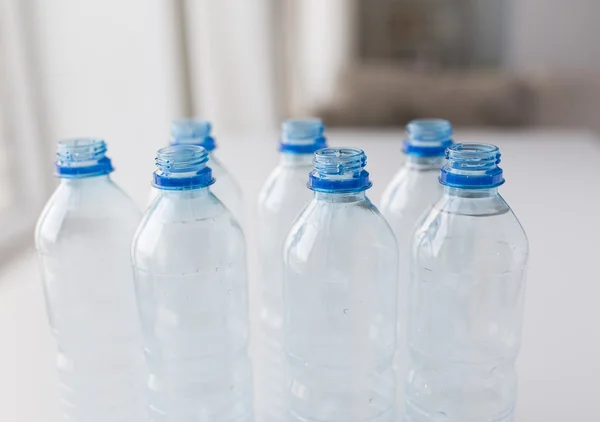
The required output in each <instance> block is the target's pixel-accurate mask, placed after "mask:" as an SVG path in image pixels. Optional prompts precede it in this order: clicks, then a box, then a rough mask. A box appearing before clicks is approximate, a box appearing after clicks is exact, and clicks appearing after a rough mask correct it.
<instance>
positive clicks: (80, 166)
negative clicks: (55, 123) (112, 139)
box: [56, 138, 114, 178]
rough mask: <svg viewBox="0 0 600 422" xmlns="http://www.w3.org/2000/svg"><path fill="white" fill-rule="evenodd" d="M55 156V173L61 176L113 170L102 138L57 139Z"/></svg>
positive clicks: (91, 174)
mask: <svg viewBox="0 0 600 422" xmlns="http://www.w3.org/2000/svg"><path fill="white" fill-rule="evenodd" d="M56 157H57V159H56V174H57V175H58V176H59V177H62V178H77V177H91V176H100V175H104V174H109V173H111V172H113V171H114V169H113V166H112V163H111V161H110V158H108V157H107V156H106V142H104V140H102V139H96V138H74V139H65V140H63V141H59V142H58V148H57V151H56Z"/></svg>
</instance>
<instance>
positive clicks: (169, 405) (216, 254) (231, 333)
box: [132, 145, 253, 422]
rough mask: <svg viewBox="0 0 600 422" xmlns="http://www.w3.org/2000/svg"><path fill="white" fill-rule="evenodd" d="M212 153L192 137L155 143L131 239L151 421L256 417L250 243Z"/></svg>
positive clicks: (216, 421) (217, 421) (222, 420)
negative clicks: (151, 192)
mask: <svg viewBox="0 0 600 422" xmlns="http://www.w3.org/2000/svg"><path fill="white" fill-rule="evenodd" d="M208 161H209V158H208V152H207V151H206V150H205V149H204V148H202V147H199V146H195V145H176V146H171V147H166V148H163V149H161V150H159V151H158V156H157V158H156V166H157V170H156V171H155V173H154V182H153V184H154V186H155V187H156V188H157V189H158V190H159V195H158V197H157V198H156V200H155V201H154V202H153V203H152V205H151V206H150V208H149V209H148V210H147V211H146V213H145V215H144V217H143V219H142V222H141V224H140V226H139V228H138V231H137V233H136V235H135V237H134V240H133V246H132V260H133V266H134V273H135V281H136V292H137V301H138V306H139V309H140V313H141V318H142V328H143V333H144V340H145V345H146V347H145V350H146V359H147V362H148V366H149V370H150V376H149V382H148V386H149V392H150V409H151V411H152V421H153V422H166V421H168V422H188V421H194V422H205V421H206V422H208V421H210V422H230V421H235V422H249V421H252V420H253V414H252V413H253V410H252V373H251V369H250V361H249V359H248V354H247V343H248V336H249V328H248V299H247V297H248V292H247V281H246V246H245V241H244V236H243V234H242V230H241V229H240V226H239V224H238V223H237V221H236V220H235V218H234V217H233V215H232V214H231V212H230V211H229V210H228V209H227V208H226V207H225V206H224V205H223V203H221V201H219V199H217V198H216V196H215V195H213V194H212V192H211V190H210V188H209V187H210V186H211V185H212V184H213V183H214V182H215V179H214V178H213V176H212V171H211V169H210V168H209V167H207V162H208ZM217 183H218V182H217Z"/></svg>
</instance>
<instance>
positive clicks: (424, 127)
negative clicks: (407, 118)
mask: <svg viewBox="0 0 600 422" xmlns="http://www.w3.org/2000/svg"><path fill="white" fill-rule="evenodd" d="M452 134H453V130H452V125H451V124H450V122H449V121H448V120H444V119H417V120H413V121H411V122H410V123H409V124H408V125H406V135H407V139H405V140H404V142H403V151H404V153H405V154H408V155H415V156H421V157H443V156H444V153H445V151H446V148H448V147H449V146H450V145H452V143H453V142H452Z"/></svg>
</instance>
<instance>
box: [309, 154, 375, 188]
mask: <svg viewBox="0 0 600 422" xmlns="http://www.w3.org/2000/svg"><path fill="white" fill-rule="evenodd" d="M366 165H367V156H366V155H365V153H364V151H363V150H361V149H358V148H324V149H320V150H318V151H317V152H315V156H314V160H313V171H312V172H311V173H310V175H309V180H308V187H309V189H312V190H314V191H317V192H338V193H350V192H360V191H363V190H366V189H369V188H370V187H371V185H372V183H371V182H370V180H369V173H368V172H367V171H366V170H365V167H366Z"/></svg>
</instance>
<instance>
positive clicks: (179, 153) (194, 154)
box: [152, 145, 215, 190]
mask: <svg viewBox="0 0 600 422" xmlns="http://www.w3.org/2000/svg"><path fill="white" fill-rule="evenodd" d="M207 162H208V151H207V150H206V149H205V148H203V147H201V146H197V145H173V146H170V147H166V148H161V149H159V150H158V154H157V156H156V171H155V172H154V180H153V183H152V184H153V185H154V186H155V187H156V188H158V189H163V190H189V189H199V188H204V187H207V186H210V185H212V184H213V183H214V182H215V179H214V178H213V177H212V171H211V169H210V167H207V165H206V163H207Z"/></svg>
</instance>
